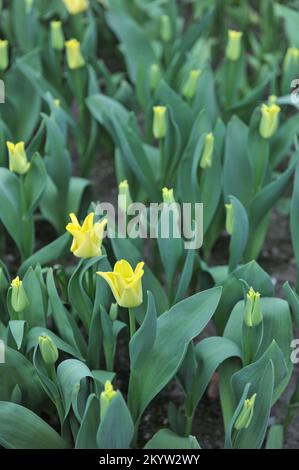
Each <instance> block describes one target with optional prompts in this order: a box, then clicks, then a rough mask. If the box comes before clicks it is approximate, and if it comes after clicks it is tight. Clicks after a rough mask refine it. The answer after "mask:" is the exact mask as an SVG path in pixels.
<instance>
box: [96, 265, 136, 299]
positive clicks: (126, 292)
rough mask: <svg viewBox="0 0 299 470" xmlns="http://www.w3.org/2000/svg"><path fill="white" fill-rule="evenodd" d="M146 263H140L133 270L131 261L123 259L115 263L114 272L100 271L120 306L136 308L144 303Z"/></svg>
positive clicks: (99, 273)
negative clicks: (144, 268)
mask: <svg viewBox="0 0 299 470" xmlns="http://www.w3.org/2000/svg"><path fill="white" fill-rule="evenodd" d="M143 266H144V263H143V262H141V263H138V264H137V266H136V269H135V271H133V269H132V267H131V265H130V263H128V262H127V261H126V260H124V259H122V260H120V261H117V263H115V265H114V270H113V272H98V273H97V274H98V275H99V276H101V277H102V278H103V279H105V281H106V282H107V283H108V284H109V286H110V288H111V290H112V293H113V295H114V297H115V300H116V302H117V303H118V305H119V306H120V307H124V308H134V307H138V306H139V305H140V304H142V300H143V295H142V282H141V278H142V276H143V274H144V270H143Z"/></svg>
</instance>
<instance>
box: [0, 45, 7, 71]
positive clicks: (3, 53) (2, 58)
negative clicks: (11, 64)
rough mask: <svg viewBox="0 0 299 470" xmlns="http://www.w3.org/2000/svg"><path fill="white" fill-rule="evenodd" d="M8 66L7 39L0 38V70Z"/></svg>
mask: <svg viewBox="0 0 299 470" xmlns="http://www.w3.org/2000/svg"><path fill="white" fill-rule="evenodd" d="M7 67H8V41H7V40H6V39H0V70H2V71H3V70H6V69H7Z"/></svg>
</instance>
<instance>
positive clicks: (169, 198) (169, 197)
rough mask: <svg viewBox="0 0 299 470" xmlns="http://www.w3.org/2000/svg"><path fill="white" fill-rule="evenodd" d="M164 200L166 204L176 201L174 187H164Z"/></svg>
mask: <svg viewBox="0 0 299 470" xmlns="http://www.w3.org/2000/svg"><path fill="white" fill-rule="evenodd" d="M162 197H163V202H164V203H165V204H173V203H174V202H175V199H174V196H173V189H168V188H163V189H162Z"/></svg>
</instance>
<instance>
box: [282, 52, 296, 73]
mask: <svg viewBox="0 0 299 470" xmlns="http://www.w3.org/2000/svg"><path fill="white" fill-rule="evenodd" d="M298 66H299V49H297V47H289V48H288V50H287V52H286V55H285V58H284V63H283V69H284V70H285V71H286V70H287V69H288V68H289V67H297V68H298Z"/></svg>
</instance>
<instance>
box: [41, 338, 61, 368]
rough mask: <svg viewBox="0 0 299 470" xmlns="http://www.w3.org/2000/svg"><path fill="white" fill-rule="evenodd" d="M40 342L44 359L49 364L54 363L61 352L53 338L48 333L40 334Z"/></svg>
mask: <svg viewBox="0 0 299 470" xmlns="http://www.w3.org/2000/svg"><path fill="white" fill-rule="evenodd" d="M38 344H39V349H40V352H41V355H42V358H43V361H44V362H45V363H46V364H48V365H54V364H55V362H56V361H57V359H58V356H59V353H58V349H57V347H56V344H55V343H54V341H53V340H52V338H50V336H48V335H46V334H43V335H40V336H39V337H38Z"/></svg>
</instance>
